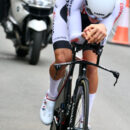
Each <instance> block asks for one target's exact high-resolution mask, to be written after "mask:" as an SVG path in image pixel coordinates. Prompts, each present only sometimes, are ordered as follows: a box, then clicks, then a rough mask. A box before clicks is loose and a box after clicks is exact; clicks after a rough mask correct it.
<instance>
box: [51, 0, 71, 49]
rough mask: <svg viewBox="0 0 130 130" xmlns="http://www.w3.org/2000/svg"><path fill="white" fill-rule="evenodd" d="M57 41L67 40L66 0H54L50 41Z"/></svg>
mask: <svg viewBox="0 0 130 130" xmlns="http://www.w3.org/2000/svg"><path fill="white" fill-rule="evenodd" d="M59 41H69V37H68V27H67V6H66V0H56V3H55V6H54V11H53V34H52V42H53V44H55V43H57V42H58V43H59ZM59 44H60V43H59ZM54 47H55V46H54Z"/></svg>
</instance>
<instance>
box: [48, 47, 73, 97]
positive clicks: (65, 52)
mask: <svg viewBox="0 0 130 130" xmlns="http://www.w3.org/2000/svg"><path fill="white" fill-rule="evenodd" d="M54 53H55V62H54V63H53V64H52V65H51V66H50V79H51V80H50V88H49V91H48V92H49V93H48V95H49V97H50V98H51V97H53V98H56V97H57V95H58V91H57V90H58V85H59V82H60V81H61V79H62V78H63V76H64V75H65V66H64V67H61V69H60V70H58V71H56V69H55V67H54V64H55V63H63V62H68V61H71V60H72V51H71V49H68V48H59V49H56V50H55V51H54Z"/></svg>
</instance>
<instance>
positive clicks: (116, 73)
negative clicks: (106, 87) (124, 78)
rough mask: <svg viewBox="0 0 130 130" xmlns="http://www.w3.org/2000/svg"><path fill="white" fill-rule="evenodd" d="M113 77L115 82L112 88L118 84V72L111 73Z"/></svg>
mask: <svg viewBox="0 0 130 130" xmlns="http://www.w3.org/2000/svg"><path fill="white" fill-rule="evenodd" d="M111 72H112V74H113V76H114V77H115V78H116V81H115V83H114V86H115V85H116V84H117V82H118V79H119V76H120V73H119V72H116V71H111Z"/></svg>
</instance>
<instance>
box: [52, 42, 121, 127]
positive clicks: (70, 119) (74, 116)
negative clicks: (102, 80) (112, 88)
mask: <svg viewBox="0 0 130 130" xmlns="http://www.w3.org/2000/svg"><path fill="white" fill-rule="evenodd" d="M82 49H88V50H93V52H95V53H96V54H97V56H98V60H97V63H96V64H94V63H91V62H88V61H86V60H84V59H80V58H78V57H77V56H76V53H77V52H78V51H80V50H82ZM102 50H103V45H102V44H96V43H95V44H88V43H84V44H83V45H79V44H77V43H72V52H73V58H72V61H71V62H66V63H60V64H55V68H56V70H57V71H58V70H59V69H60V68H61V67H62V66H67V65H69V70H68V71H66V74H65V76H64V78H63V79H62V81H61V82H60V84H59V87H58V91H59V94H58V97H57V99H56V105H55V109H54V116H53V122H52V124H51V127H50V130H89V128H88V116H89V81H88V79H87V77H86V72H87V66H88V65H92V66H96V67H98V68H100V69H103V70H105V71H108V72H110V73H112V74H113V76H114V77H115V78H116V82H115V83H114V85H116V83H117V81H118V78H119V73H118V72H116V71H113V70H109V69H107V68H104V67H102V66H100V65H99V60H100V56H101V53H102ZM76 64H79V74H78V78H77V80H76V84H75V87H74V89H72V79H73V78H72V77H73V73H74V69H75V65H76Z"/></svg>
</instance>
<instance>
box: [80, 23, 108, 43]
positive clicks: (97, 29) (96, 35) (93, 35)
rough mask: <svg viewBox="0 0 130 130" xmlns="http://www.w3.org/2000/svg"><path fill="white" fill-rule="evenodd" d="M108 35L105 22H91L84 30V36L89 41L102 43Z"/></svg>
mask: <svg viewBox="0 0 130 130" xmlns="http://www.w3.org/2000/svg"><path fill="white" fill-rule="evenodd" d="M106 35H107V29H106V27H105V25H104V24H91V25H90V26H88V27H86V28H85V29H84V30H83V33H82V36H83V37H84V38H85V39H86V40H87V41H88V43H100V42H101V41H102V40H103V39H104V38H105V37H106Z"/></svg>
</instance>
